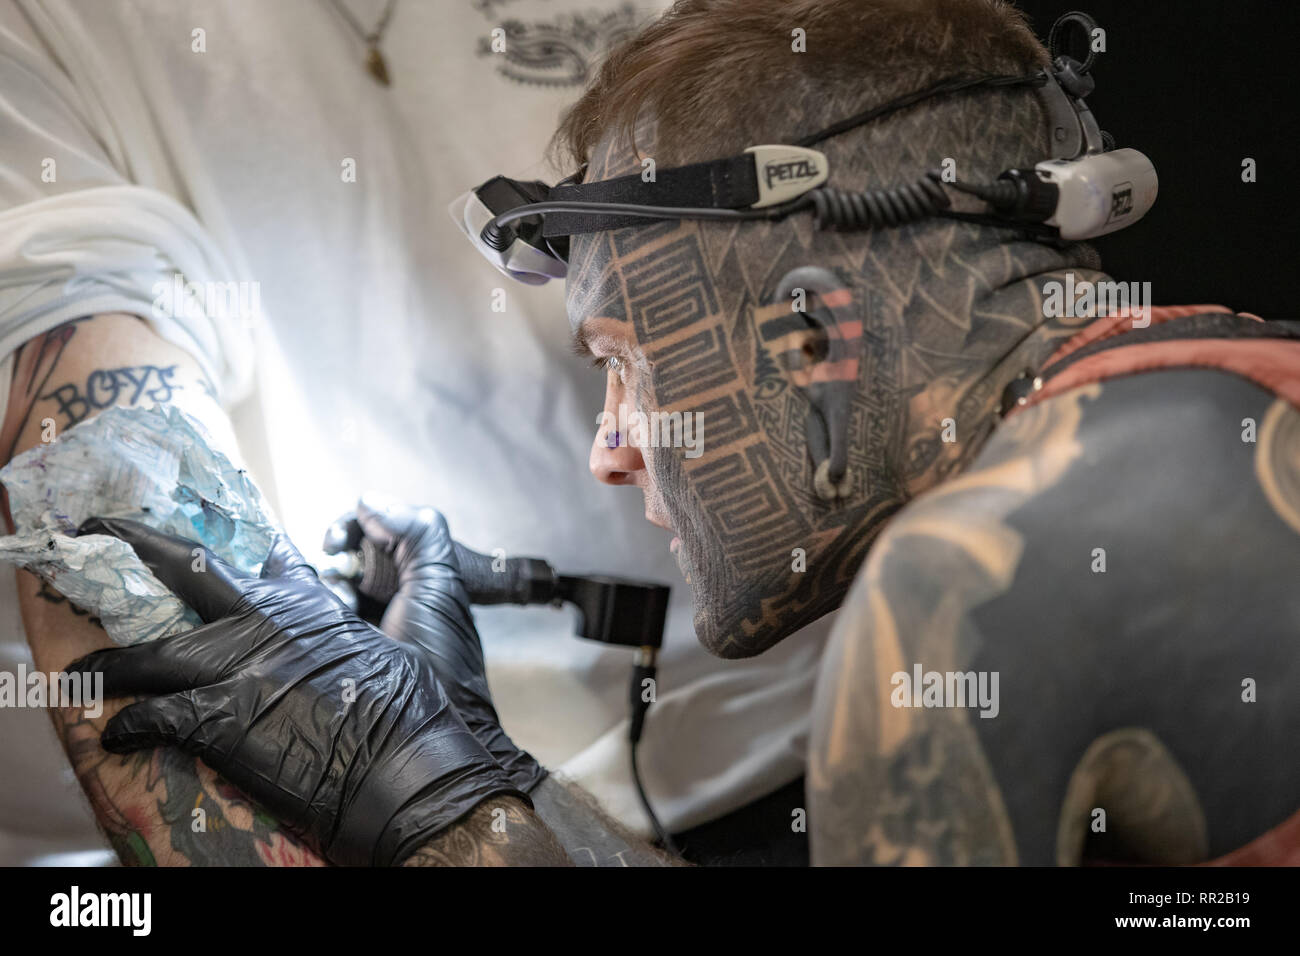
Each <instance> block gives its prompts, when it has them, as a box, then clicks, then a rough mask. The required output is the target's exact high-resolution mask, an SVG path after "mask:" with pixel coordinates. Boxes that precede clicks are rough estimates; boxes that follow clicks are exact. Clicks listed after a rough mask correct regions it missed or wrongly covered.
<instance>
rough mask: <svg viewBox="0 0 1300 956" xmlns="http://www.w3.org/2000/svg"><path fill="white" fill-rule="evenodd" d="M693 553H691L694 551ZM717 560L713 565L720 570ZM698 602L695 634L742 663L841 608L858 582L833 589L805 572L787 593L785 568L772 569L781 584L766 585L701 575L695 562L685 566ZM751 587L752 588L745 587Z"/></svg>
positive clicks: (716, 653)
mask: <svg viewBox="0 0 1300 956" xmlns="http://www.w3.org/2000/svg"><path fill="white" fill-rule="evenodd" d="M688 553H689V552H688ZM719 563H720V562H714V563H711V564H710V565H709V567H716V566H717V565H718V564H719ZM682 564H683V569H684V570H685V571H686V572H687V574H686V579H687V582H688V583H689V585H690V588H691V596H692V597H693V598H694V601H695V619H694V623H695V636H696V638H697V639H698V640H699V642H700V643H701V644H702V645H703V646H704V648H705V650H707V651H708V652H709V653H710V654H713V655H714V656H716V657H723V658H727V659H731V660H736V659H740V658H745V657H754V656H756V655H758V654H762V653H763V652H764V651H766V650H769V649H770V648H772V647H773V646H775V645H776V644H778V643H780V642H781V641H782V640H784V639H785V638H787V637H789V636H790V635H791V634H794V633H795V632H796V631H798V630H800V629H802V628H804V627H807V626H808V625H809V624H811V623H813V621H816V620H817V619H818V618H820V617H823V616H825V615H826V614H829V613H830V612H831V611H833V610H835V609H836V608H837V607H839V606H840V604H841V602H842V601H843V599H844V595H845V593H846V591H847V590H848V584H849V582H850V581H851V580H852V575H851V574H850V575H849V576H848V578H847V579H846V580H844V581H842V582H836V583H835V584H834V585H831V586H828V582H821V581H818V580H817V579H816V578H815V577H814V576H813V575H804V574H800V575H799V579H798V586H797V587H796V588H795V589H794V590H793V591H786V592H785V593H784V594H782V593H781V590H782V589H781V587H780V584H779V581H780V580H782V579H784V580H786V581H787V582H788V578H784V577H783V575H782V572H783V571H784V569H785V564H784V562H782V565H781V566H780V567H779V568H776V569H773V570H772V572H771V573H772V575H774V577H775V580H772V579H769V580H771V581H772V583H771V584H770V586H768V587H762V586H761V585H757V584H756V582H754V581H752V580H751V581H750V582H737V581H735V580H729V579H728V578H727V577H726V576H725V575H718V574H714V575H709V574H699V573H696V569H697V568H698V567H699V565H698V564H697V563H696V562H694V561H685V562H682ZM745 583H748V585H749V586H748V587H746V586H745Z"/></svg>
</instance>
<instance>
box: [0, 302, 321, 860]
mask: <svg viewBox="0 0 1300 956" xmlns="http://www.w3.org/2000/svg"><path fill="white" fill-rule="evenodd" d="M152 402H169V403H172V404H176V405H178V406H180V407H181V408H183V409H185V411H186V412H188V413H189V414H191V415H193V416H194V417H196V418H198V419H199V420H200V421H202V422H203V423H204V425H205V426H206V427H207V428H208V429H209V431H211V432H212V433H213V436H214V438H215V439H216V440H217V442H218V444H220V445H222V447H223V450H226V451H227V452H228V453H229V454H230V455H231V458H232V460H238V452H237V450H236V449H235V447H234V440H233V437H232V436H231V430H230V425H229V422H228V421H227V419H226V416H225V413H224V412H223V411H222V410H221V409H220V407H219V406H218V405H217V403H216V401H215V400H214V397H213V389H212V386H211V383H209V382H208V381H207V380H206V379H205V378H204V376H203V373H202V371H201V370H200V369H199V367H198V365H197V363H196V362H195V361H194V360H193V359H192V358H191V357H190V356H189V355H188V354H187V353H185V352H184V351H183V350H181V349H179V348H177V347H176V346H173V345H170V344H168V343H166V342H164V341H163V340H162V339H161V338H159V337H158V336H157V335H156V334H155V333H154V332H153V331H152V330H151V329H150V328H149V327H148V326H147V325H146V324H145V323H144V322H143V321H142V320H140V319H138V318H136V317H134V316H129V315H118V314H113V315H99V316H94V317H87V318H84V319H80V320H77V321H74V322H68V323H66V324H64V325H61V326H59V327H58V328H55V329H53V330H51V331H50V332H48V333H46V334H45V335H42V336H39V337H37V338H35V339H33V340H31V341H30V342H28V343H26V344H25V345H24V346H22V348H20V349H19V351H18V352H17V353H16V356H15V360H14V378H13V384H12V387H11V390H10V395H9V406H8V412H7V414H6V417H5V421H4V423H3V426H2V427H0V458H3V460H4V461H5V462H7V461H8V460H9V459H10V458H12V457H13V456H14V455H16V454H18V453H19V452H21V451H24V450H25V449H27V448H30V447H32V446H34V445H36V444H38V443H39V442H41V441H42V440H49V439H51V438H52V437H53V436H54V435H56V434H58V433H60V432H61V431H62V430H63V429H65V428H69V427H71V426H72V425H75V424H77V423H78V422H80V421H84V420H85V419H87V418H89V417H91V416H92V415H94V414H96V413H98V412H99V411H101V410H103V409H104V408H108V407H110V406H112V405H142V404H150V403H152ZM5 517H6V521H8V520H9V517H8V513H7V509H6V514H5ZM17 574H18V597H19V605H20V609H21V612H22V618H23V626H24V629H25V630H26V633H27V640H28V643H29V644H30V645H31V650H32V657H33V659H34V660H35V663H36V666H37V667H38V668H39V669H40V670H41V671H44V672H50V671H56V670H59V669H60V668H62V667H63V666H65V665H66V664H68V663H70V662H71V661H73V660H75V659H76V658H78V657H81V656H82V655H84V654H86V653H88V652H90V651H92V650H95V649H97V648H101V647H108V646H111V645H110V642H109V640H108V638H107V635H105V633H104V631H103V630H102V628H100V627H99V626H98V621H97V620H96V619H94V618H92V617H89V616H88V615H86V613H85V612H84V611H81V610H80V609H79V608H75V607H73V606H72V605H71V604H70V603H69V602H67V601H66V600H65V599H64V598H63V597H62V595H59V594H58V593H57V592H55V591H53V589H51V588H47V587H44V586H43V585H42V583H41V581H40V580H39V579H38V578H37V577H36V576H35V575H33V574H31V573H29V572H27V571H24V570H20V571H18V572H17ZM127 703H130V701H108V702H105V706H104V711H103V713H102V714H101V715H100V716H99V717H97V718H94V719H92V718H90V717H88V716H87V715H86V714H85V713H84V711H82V710H80V709H76V708H65V709H61V710H51V716H52V717H53V719H54V723H55V727H56V729H57V731H58V733H59V736H60V738H61V739H62V741H63V745H64V747H65V748H66V750H67V752H68V756H69V759H70V760H71V762H72V766H73V770H74V771H75V772H76V774H77V778H78V780H79V781H80V782H81V785H82V787H83V789H84V790H85V791H86V794H87V796H88V797H89V798H90V803H91V807H92V809H93V810H94V812H95V816H96V818H97V819H98V821H99V823H100V825H101V827H102V828H103V829H104V832H105V834H106V835H107V837H108V840H109V842H110V843H111V844H112V846H113V848H114V849H115V850H116V851H117V853H118V856H119V857H121V859H122V862H124V863H126V864H161V865H177V866H183V865H187V864H195V865H202V864H227V865H274V866H292V865H320V860H319V859H317V858H316V856H315V855H314V854H313V853H311V852H310V851H309V850H308V849H306V847H304V846H302V845H301V844H300V843H299V842H298V841H297V840H296V839H295V838H294V837H292V836H291V835H290V834H289V833H288V832H287V831H285V830H284V829H282V828H281V827H280V826H279V825H278V824H277V823H276V822H275V821H274V820H272V819H270V818H269V817H268V816H266V814H264V813H263V812H261V811H260V810H258V809H257V808H256V807H255V806H253V805H252V804H251V803H250V802H249V801H248V800H247V799H246V798H244V797H243V796H242V795H241V794H239V793H238V792H237V791H236V790H235V789H234V788H233V787H231V786H229V785H228V784H226V783H225V782H224V781H223V780H222V779H221V778H220V777H219V776H218V775H217V774H215V773H213V772H212V771H211V770H210V769H209V768H208V767H206V766H204V765H203V764H202V763H200V762H199V761H197V760H195V759H194V758H192V757H186V756H184V755H183V754H181V753H180V752H179V751H177V750H171V749H159V750H153V751H146V752H142V753H139V754H134V755H128V756H115V755H112V754H109V753H107V752H106V751H104V750H103V749H102V748H101V747H100V745H99V735H100V733H101V732H102V731H103V729H104V725H105V724H106V723H107V722H108V720H109V718H110V717H112V716H113V715H114V714H115V713H116V712H117V711H118V710H120V709H121V707H122V706H124V705H125V704H127Z"/></svg>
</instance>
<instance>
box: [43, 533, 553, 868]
mask: <svg viewBox="0 0 1300 956" xmlns="http://www.w3.org/2000/svg"><path fill="white" fill-rule="evenodd" d="M78 533H79V534H109V535H113V536H114V537H117V538H121V539H122V540H123V541H126V542H127V543H128V544H130V545H131V547H132V548H134V549H135V553H136V554H137V555H138V556H139V558H140V560H141V561H143V562H144V563H145V564H146V565H147V566H148V567H149V570H151V571H152V572H153V573H154V575H155V576H156V577H157V578H158V580H160V581H161V582H162V583H163V584H165V585H166V586H167V587H168V588H170V589H171V590H172V591H173V592H175V594H176V596H177V597H179V598H180V599H181V600H182V601H184V602H185V603H186V604H188V605H189V606H190V607H191V608H193V609H194V611H196V612H197V613H198V615H199V617H201V618H202V619H203V621H204V624H203V625H202V626H201V627H197V628H195V629H194V630H192V631H188V632H186V633H184V634H179V635H177V636H175V637H169V638H165V639H163V640H160V641H154V642H151V643H148V644H137V645H135V646H132V647H122V648H113V649H109V650H102V651H96V652H94V653H93V654H89V655H87V656H86V657H84V658H82V659H81V660H79V661H77V662H76V663H74V664H70V665H69V666H68V668H67V670H68V671H69V672H73V671H89V672H91V673H102V674H103V675H104V691H105V693H106V694H107V695H108V696H110V697H114V696H121V695H125V694H154V695H161V696H155V697H152V698H150V699H149V700H145V701H142V702H140V703H136V704H132V705H130V706H129V707H126V708H125V709H123V710H122V712H121V713H119V714H118V715H117V716H116V717H114V718H113V719H112V720H110V721H109V722H108V725H107V727H106V728H105V730H104V734H103V736H102V738H101V743H102V744H103V747H104V749H105V750H108V751H110V752H112V753H126V752H129V751H133V750H141V749H145V748H150V747H159V746H174V747H179V748H180V749H182V750H184V751H185V752H186V753H189V754H192V755H194V756H196V757H198V758H200V759H201V760H203V762H204V763H206V764H207V765H208V766H210V767H212V769H213V770H216V771H217V772H218V773H220V774H221V775H222V776H224V777H225V778H226V779H227V780H229V781H230V782H231V783H232V784H234V785H235V786H236V787H238V788H239V789H241V790H242V791H243V792H244V793H246V794H248V796H249V797H251V798H253V799H254V800H255V801H257V802H258V803H260V804H261V805H262V806H263V807H265V808H266V809H267V810H268V811H269V812H270V813H271V814H272V815H274V816H275V817H276V818H277V819H279V820H280V821H281V822H283V823H285V824H286V825H288V826H290V827H293V828H294V829H296V830H298V831H300V832H301V833H302V834H303V835H304V837H305V838H306V839H307V840H308V842H309V843H310V844H311V845H312V846H313V848H315V849H316V850H317V851H318V852H319V853H320V854H321V855H322V856H324V857H325V858H326V859H327V860H329V861H330V862H332V863H337V864H340V865H351V866H364V865H374V866H385V865H394V864H397V863H400V862H402V860H404V859H405V858H406V857H407V856H409V855H410V854H411V853H412V852H414V851H415V850H417V849H418V848H419V847H421V846H422V845H424V844H425V843H426V842H428V840H429V839H430V837H432V836H433V835H434V834H436V833H438V832H439V831H440V830H442V829H444V828H446V827H448V826H450V825H451V824H452V823H454V822H455V821H456V820H458V819H459V818H460V817H462V816H464V815H465V814H466V813H468V812H469V811H470V810H472V809H473V808H474V807H475V806H476V805H477V804H479V803H481V802H482V801H483V800H485V799H487V798H488V797H490V796H493V795H494V794H514V795H516V796H521V797H523V796H524V795H523V794H522V793H520V788H519V787H517V786H516V785H515V784H513V783H511V781H510V778H509V777H508V776H507V775H506V773H505V771H503V770H502V769H501V767H500V766H499V765H498V764H497V762H496V761H495V760H494V759H493V757H492V755H491V754H490V753H488V751H487V749H486V748H485V747H484V746H483V745H482V744H481V743H479V742H478V740H477V739H475V737H474V735H473V734H472V733H470V731H469V729H468V728H467V727H466V726H465V722H464V721H463V720H462V719H461V716H460V715H459V714H458V713H457V712H456V709H455V707H454V706H453V705H452V703H451V701H450V700H449V698H448V696H447V694H446V692H445V691H444V690H443V687H442V685H441V684H440V683H439V682H438V678H437V676H436V675H435V673H434V671H433V668H432V667H430V666H429V662H428V659H427V657H426V656H425V655H423V654H419V653H415V652H413V651H412V650H411V649H410V648H408V647H404V646H403V645H402V644H400V643H398V642H397V641H394V640H392V639H391V638H389V637H388V636H387V635H385V634H383V633H381V632H380V631H378V630H376V629H375V628H373V627H371V626H370V625H369V624H366V623H365V622H364V621H361V620H359V619H358V618H357V617H356V616H355V615H354V614H353V613H352V612H351V611H349V610H348V609H347V608H345V607H344V606H343V604H342V603H341V602H340V601H339V600H338V598H336V597H335V596H334V595H333V594H332V593H331V592H330V591H329V590H328V589H327V588H326V587H325V586H324V585H323V584H321V583H320V581H319V580H318V579H317V577H316V572H315V571H314V570H313V569H312V568H311V566H310V565H308V564H307V563H306V561H304V560H303V558H302V556H301V555H300V554H299V553H298V551H297V549H296V548H294V546H293V544H292V543H291V542H290V541H289V539H288V538H286V537H284V536H283V535H281V536H279V537H278V538H276V540H275V542H274V544H273V545H272V547H271V553H270V554H269V555H268V556H267V559H266V562H265V565H264V567H263V570H262V575H261V577H252V576H251V575H246V574H243V573H242V572H240V571H237V570H236V569H234V568H232V567H231V566H230V565H228V564H226V563H225V562H224V561H222V560H221V558H219V557H217V556H216V555H214V554H213V553H211V552H210V551H207V550H206V549H205V548H202V546H200V545H199V544H197V543H195V542H193V541H190V540H188V539H186V538H179V537H175V536H173V535H169V534H163V533H162V532H159V531H155V530H153V529H152V528H149V527H148V526H146V525H143V524H140V523H139V522H136V521H129V520H126V519H119V518H91V519H89V520H88V521H86V522H85V523H83V524H82V525H81V527H80V528H79V529H78ZM199 552H202V557H203V562H202V564H200V563H199V561H198V559H197V555H198V553H199ZM524 799H525V800H527V797H524Z"/></svg>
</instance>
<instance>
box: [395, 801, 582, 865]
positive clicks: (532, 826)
mask: <svg viewBox="0 0 1300 956" xmlns="http://www.w3.org/2000/svg"><path fill="white" fill-rule="evenodd" d="M402 865H403V866H570V865H571V861H570V860H569V858H568V857H567V856H566V855H565V853H564V847H562V846H561V845H560V844H559V842H558V841H557V840H556V839H555V835H554V834H552V833H551V831H550V830H549V829H547V827H546V824H544V823H543V822H542V821H541V819H539V818H538V816H537V814H535V813H534V812H533V811H531V810H529V809H528V807H527V805H526V804H525V803H523V801H521V800H517V799H515V798H514V797H498V798H495V799H492V800H485V801H483V802H482V803H480V804H479V805H478V806H477V807H475V808H474V810H473V811H472V812H471V813H470V814H469V815H468V816H466V817H465V818H464V819H462V820H460V821H459V822H457V823H456V824H455V825H453V826H451V827H448V828H447V829H446V830H444V831H442V832H441V833H439V834H438V835H437V836H435V837H434V838H433V839H432V840H430V841H429V842H428V843H427V844H425V845H424V846H422V847H421V848H420V849H418V850H416V851H415V852H414V853H413V854H411V856H409V857H407V859H406V861H405V862H404V863H403V864H402Z"/></svg>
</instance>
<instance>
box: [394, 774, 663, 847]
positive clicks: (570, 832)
mask: <svg viewBox="0 0 1300 956" xmlns="http://www.w3.org/2000/svg"><path fill="white" fill-rule="evenodd" d="M532 799H533V807H534V811H535V812H531V813H530V812H529V811H528V809H527V808H526V807H525V806H524V805H523V804H522V803H520V802H519V801H518V800H514V799H512V798H503V799H501V800H488V801H486V802H484V803H482V804H480V805H479V806H478V807H477V808H475V810H474V812H473V813H471V814H470V815H469V816H468V817H466V818H465V819H464V820H462V821H461V822H460V823H459V824H458V825H456V826H455V827H452V828H451V829H449V830H447V831H445V832H443V833H440V834H438V837H437V838H436V839H434V840H431V841H430V842H429V844H428V845H427V846H425V847H423V848H421V849H420V850H418V851H416V852H415V854H413V855H412V856H411V857H410V858H408V859H407V861H406V863H405V864H403V865H405V866H556V865H567V864H569V863H572V864H574V865H577V866H685V865H686V864H685V863H684V862H683V861H682V860H680V859H678V858H677V857H674V856H670V855H669V854H667V853H664V852H662V851H661V850H658V849H656V848H655V847H653V846H651V845H650V844H649V843H647V842H646V841H644V840H642V839H641V838H640V837H638V836H636V835H635V834H633V833H631V832H630V831H628V830H627V829H626V828H624V827H623V826H622V825H621V824H619V823H618V822H616V821H615V820H613V819H611V818H610V817H608V816H606V815H605V813H604V811H602V810H601V809H600V806H599V805H598V804H597V803H596V801H595V799H594V798H593V797H592V796H591V794H589V793H587V792H586V791H585V790H583V789H582V788H580V787H578V786H576V785H575V784H572V783H569V782H567V781H562V780H559V779H557V778H556V777H555V775H554V774H552V775H550V776H548V777H547V778H546V779H545V780H543V781H542V782H541V783H540V784H539V785H538V786H537V789H536V790H534V791H533V793H532Z"/></svg>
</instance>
